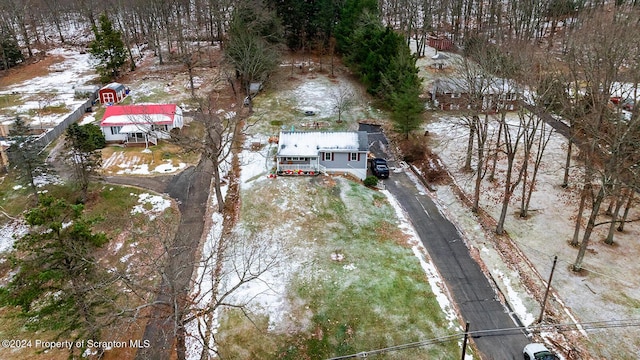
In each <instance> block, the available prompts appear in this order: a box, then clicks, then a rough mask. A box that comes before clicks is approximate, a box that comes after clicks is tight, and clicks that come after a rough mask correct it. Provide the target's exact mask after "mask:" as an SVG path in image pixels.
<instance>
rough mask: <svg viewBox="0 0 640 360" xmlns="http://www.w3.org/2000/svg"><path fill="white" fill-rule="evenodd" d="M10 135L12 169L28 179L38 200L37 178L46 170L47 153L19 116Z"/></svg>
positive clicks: (24, 178)
mask: <svg viewBox="0 0 640 360" xmlns="http://www.w3.org/2000/svg"><path fill="white" fill-rule="evenodd" d="M9 137H10V139H11V141H12V144H11V146H9V149H7V156H8V157H9V164H10V169H12V170H15V171H17V172H18V177H19V178H21V179H23V180H26V181H25V182H26V183H27V185H28V186H29V187H31V189H32V191H33V194H34V195H35V197H36V201H37V200H38V189H37V187H36V182H35V179H36V178H37V177H38V176H40V175H42V174H44V173H45V172H46V168H47V166H46V162H45V160H46V154H45V153H44V151H42V150H43V149H42V147H41V146H40V144H38V143H37V142H36V141H35V140H34V139H33V137H32V136H31V128H29V126H28V125H27V124H26V123H25V122H24V120H22V118H20V117H19V116H18V117H16V120H15V121H14V123H13V128H12V129H11V130H10V131H9Z"/></svg>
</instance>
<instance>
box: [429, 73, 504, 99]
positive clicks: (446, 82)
mask: <svg viewBox="0 0 640 360" xmlns="http://www.w3.org/2000/svg"><path fill="white" fill-rule="evenodd" d="M470 85H473V87H474V88H477V89H478V91H481V92H482V93H484V94H486V95H490V94H506V93H511V92H514V91H515V89H514V87H513V86H512V85H511V81H509V80H507V79H501V78H481V77H478V78H477V79H476V80H475V83H474V84H470V81H469V79H466V78H462V77H459V78H454V77H448V78H439V79H436V81H434V82H433V88H434V91H435V92H436V93H445V94H447V93H467V92H469V89H470V88H471V86H470Z"/></svg>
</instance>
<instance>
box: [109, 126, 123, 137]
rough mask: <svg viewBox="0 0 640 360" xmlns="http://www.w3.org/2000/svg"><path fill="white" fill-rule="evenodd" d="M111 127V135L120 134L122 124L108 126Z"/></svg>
mask: <svg viewBox="0 0 640 360" xmlns="http://www.w3.org/2000/svg"><path fill="white" fill-rule="evenodd" d="M110 128H111V135H118V134H120V130H121V129H122V126H110Z"/></svg>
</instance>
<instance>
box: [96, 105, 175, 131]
mask: <svg viewBox="0 0 640 360" xmlns="http://www.w3.org/2000/svg"><path fill="white" fill-rule="evenodd" d="M176 114H178V115H180V114H182V109H180V107H178V106H177V105H175V104H146V105H112V106H108V107H107V110H106V111H105V113H104V116H103V117H102V121H100V126H122V125H129V124H150V123H153V124H157V125H164V124H167V125H170V124H173V119H174V117H175V115H176Z"/></svg>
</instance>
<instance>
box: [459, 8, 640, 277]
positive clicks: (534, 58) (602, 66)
mask: <svg viewBox="0 0 640 360" xmlns="http://www.w3.org/2000/svg"><path fill="white" fill-rule="evenodd" d="M632 5H633V6H630V5H627V6H623V5H617V6H616V11H608V9H607V8H604V7H603V8H601V9H600V11H595V10H591V11H589V12H586V11H585V12H583V13H582V14H581V15H579V16H578V17H577V18H576V19H575V21H573V25H572V26H573V27H574V28H573V29H572V31H571V34H570V35H569V36H567V37H566V38H565V39H563V40H558V41H557V42H556V45H558V44H559V43H562V45H561V47H562V51H561V52H560V53H553V52H549V51H546V49H540V47H539V44H532V43H531V42H530V41H528V40H527V41H518V40H514V41H511V42H503V43H501V44H499V43H492V42H488V41H487V39H484V38H477V37H470V38H468V41H467V43H466V46H465V47H464V50H463V51H462V54H463V55H464V57H462V59H461V60H460V61H459V63H458V64H456V67H457V68H458V70H459V73H458V74H457V75H456V77H459V79H457V81H459V83H458V85H459V86H460V87H461V89H462V90H460V91H462V92H463V93H465V94H466V97H467V98H466V108H464V109H462V111H461V116H460V117H459V120H458V121H459V124H460V125H461V126H464V127H465V128H466V129H467V131H468V135H467V140H468V141H467V146H466V152H465V156H464V160H463V164H462V167H463V168H464V169H466V170H468V171H469V172H470V173H471V174H472V176H473V178H474V182H473V184H474V186H473V189H474V190H473V194H472V210H473V211H476V212H477V211H479V210H480V195H481V192H482V189H483V187H484V186H487V184H486V183H485V182H484V181H483V180H485V179H486V180H489V181H491V182H493V183H494V184H495V185H493V186H498V188H500V189H501V197H500V199H499V201H500V203H501V210H500V215H499V217H498V219H497V225H496V229H495V231H496V233H498V234H502V233H503V232H504V229H505V222H506V220H507V216H506V215H507V214H508V209H509V207H510V206H511V205H510V202H513V201H515V200H516V199H517V200H518V202H519V210H518V213H519V215H520V216H521V217H522V218H527V217H528V216H529V212H530V203H531V197H532V192H533V191H534V190H535V189H536V182H537V180H536V178H537V175H538V174H539V172H540V171H541V169H542V166H543V165H542V164H541V162H542V159H543V158H544V153H545V149H546V146H547V144H548V142H549V140H550V137H551V136H552V134H551V132H552V131H554V129H553V128H552V127H551V126H550V124H559V125H561V126H558V127H559V128H561V129H566V130H562V131H565V134H564V135H565V136H566V137H567V139H568V146H567V149H566V160H565V162H564V164H563V171H562V172H559V175H561V176H560V178H559V179H558V182H559V183H560V184H562V187H578V188H579V189H580V199H579V205H578V208H577V209H576V212H577V216H576V217H575V222H574V235H573V237H572V238H571V239H564V241H566V242H567V243H569V244H570V245H571V246H574V247H576V248H577V249H578V253H577V256H576V260H575V262H574V264H573V269H574V270H576V271H580V270H582V269H583V260H584V256H585V253H586V250H587V247H588V246H589V244H590V242H591V241H592V240H593V239H592V238H593V235H594V230H595V228H596V227H597V226H604V227H606V228H607V230H606V231H605V233H606V235H605V236H604V239H603V240H604V242H605V243H606V244H613V243H614V237H615V234H616V231H618V232H619V231H623V230H624V225H625V223H627V222H629V221H633V219H629V214H630V209H631V208H632V207H633V204H634V197H635V193H636V191H637V190H638V184H639V183H640V177H639V176H638V175H639V172H638V167H639V166H640V157H638V152H637V150H638V144H640V131H639V129H640V127H638V124H639V121H640V117H639V112H638V106H637V105H638V95H639V94H640V93H639V92H638V91H639V90H640V72H639V71H638V69H640V63H638V59H639V58H640V57H639V55H640V47H639V46H638V44H637V42H636V41H634V40H632V38H633V37H634V32H635V30H634V29H635V28H636V26H637V24H638V21H639V20H640V11H639V10H640V9H638V8H637V7H636V6H635V4H632ZM544 47H546V44H545V46H544ZM516 49H517V50H516ZM541 50H542V51H541ZM512 92H513V93H515V94H518V97H519V99H520V105H521V108H520V109H519V110H518V111H517V112H516V113H517V115H518V117H517V120H509V119H508V118H507V116H506V113H507V112H508V109H507V108H506V107H505V106H504V105H503V104H502V103H501V101H502V100H501V99H504V98H505V97H506V96H508V95H509V93H512ZM488 94H491V96H493V98H491V97H490V96H488ZM612 99H614V101H612ZM492 101H493V102H494V103H493V104H494V105H489V104H491V103H492ZM576 151H577V152H578V156H577V158H576V157H575V152H576ZM497 163H501V164H503V171H502V173H501V174H500V175H499V176H498V174H497V170H496V164H497ZM575 169H579V172H580V173H581V175H580V176H581V177H580V178H579V179H576V178H574V177H571V176H570V173H571V172H572V171H574V170H575ZM603 209H606V210H604V211H602V210H603ZM543 236H544V235H543Z"/></svg>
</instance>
